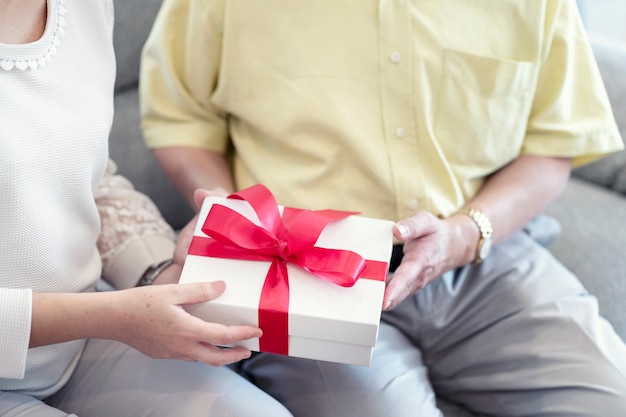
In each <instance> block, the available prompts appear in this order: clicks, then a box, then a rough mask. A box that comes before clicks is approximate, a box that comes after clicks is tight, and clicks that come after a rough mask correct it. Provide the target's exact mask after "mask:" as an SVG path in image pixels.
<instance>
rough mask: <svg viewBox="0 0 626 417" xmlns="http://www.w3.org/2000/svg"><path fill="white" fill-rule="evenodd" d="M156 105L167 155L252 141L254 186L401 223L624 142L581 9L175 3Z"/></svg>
mask: <svg viewBox="0 0 626 417" xmlns="http://www.w3.org/2000/svg"><path fill="white" fill-rule="evenodd" d="M141 103H142V114H143V121H142V126H143V129H144V133H145V137H146V141H147V144H148V146H149V147H152V148H157V147H168V146H191V147H200V148H205V149H210V150H213V151H217V152H222V153H226V152H228V150H229V147H230V146H232V145H234V148H235V149H236V156H235V158H234V172H235V179H236V184H237V187H239V188H242V187H246V186H249V185H251V184H253V183H263V184H265V185H267V186H268V187H269V188H270V189H271V190H272V191H273V192H274V194H275V195H276V197H277V200H278V201H279V203H281V204H285V205H290V206H296V207H306V208H337V209H349V210H355V211H360V212H361V213H362V214H364V215H367V216H372V217H378V218H386V219H391V220H399V219H402V218H406V217H409V216H411V215H412V214H413V213H414V212H415V211H417V210H421V209H424V210H429V211H431V212H433V213H435V214H440V215H444V216H446V215H449V214H451V213H453V212H454V211H456V210H457V209H458V208H460V207H461V206H462V205H463V204H464V202H465V201H466V200H467V199H469V198H471V197H472V196H473V195H474V194H475V193H476V192H477V191H478V189H479V188H480V186H481V184H482V183H483V181H484V179H485V177H486V176H488V175H489V174H491V173H493V172H494V171H497V170H498V169H500V168H501V167H502V166H504V165H505V164H507V163H509V162H510V161H512V160H513V159H515V158H516V157H517V156H518V155H520V154H536V155H546V156H563V157H573V158H574V163H575V165H579V164H581V163H584V162H588V161H590V160H593V159H595V158H598V157H600V156H603V155H605V154H606V153H608V152H612V151H615V150H618V149H621V148H622V147H623V142H622V140H621V138H620V136H619V133H618V130H617V127H616V124H615V121H614V118H613V115H612V113H611V110H610V105H609V102H608V99H607V97H606V92H605V90H604V87H603V84H602V81H601V78H600V75H599V72H598V70H597V67H596V64H595V62H594V60H593V56H592V52H591V50H590V48H589V45H588V43H587V40H586V35H585V33H584V29H583V27H582V25H581V22H580V18H579V16H578V12H577V10H576V3H575V1H573V0H497V1H494V0H473V1H471V2H470V1H466V0H437V1H424V0H422V1H418V0H412V1H409V0H393V1H392V0H381V1H379V2H366V1H363V0H316V1H308V2H305V1H285V0H262V1H261V0H237V1H217V0H214V1H207V0H166V1H165V3H164V5H163V7H162V10H161V12H160V14H159V16H158V18H157V20H156V23H155V26H154V29H153V32H152V34H151V35H150V38H149V40H148V42H147V45H146V47H145V50H144V57H143V61H142V71H141ZM231 141H232V145H231Z"/></svg>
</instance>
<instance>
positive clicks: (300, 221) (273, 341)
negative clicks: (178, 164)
mask: <svg viewBox="0 0 626 417" xmlns="http://www.w3.org/2000/svg"><path fill="white" fill-rule="evenodd" d="M228 198H231V199H238V200H244V201H247V202H248V203H249V204H250V205H251V206H252V208H253V209H254V211H255V212H256V214H257V216H258V217H259V220H260V222H261V226H257V225H255V224H254V223H253V222H252V221H250V220H248V219H247V218H246V217H245V216H243V215H241V214H239V213H238V212H236V211H234V210H232V209H230V208H228V207H225V206H222V205H219V204H214V205H213V206H212V207H211V210H210V211H209V214H208V216H207V218H206V220H205V222H204V224H203V226H202V231H203V232H204V233H205V234H207V235H208V236H210V237H211V238H206V237H202V236H194V237H193V239H192V242H191V246H190V248H189V254H190V255H198V256H210V257H218V258H231V259H240V260H251V261H269V262H271V264H270V268H269V270H268V272H267V275H266V277H265V282H264V284H263V289H262V291H261V299H260V302H259V327H261V328H262V329H263V336H262V337H261V338H260V340H259V348H260V350H261V351H262V352H272V353H280V354H284V355H286V354H288V351H289V342H288V338H289V335H288V317H289V315H288V311H289V279H288V273H287V263H291V264H295V265H298V266H300V267H302V268H303V269H305V270H306V271H308V272H310V273H311V274H313V275H315V276H317V277H319V278H322V279H324V280H327V281H330V282H332V283H334V284H337V285H340V286H343V287H351V286H353V285H354V284H355V283H356V281H357V280H358V279H359V277H363V278H365V277H368V278H375V279H382V280H384V276H385V273H386V263H381V262H372V261H366V260H365V259H364V258H363V257H362V256H360V255H359V254H357V253H355V252H352V251H349V250H338V249H327V248H320V247H316V246H314V245H315V242H316V241H317V239H318V237H319V235H320V233H321V232H322V230H324V228H325V227H326V226H327V225H328V224H329V223H332V222H334V221H338V220H341V219H344V218H346V217H348V216H350V215H353V214H357V213H354V212H346V211H337V210H319V211H312V210H301V209H294V208H290V207H285V208H284V209H283V214H282V217H281V215H280V212H279V210H278V205H277V204H276V200H275V199H274V196H273V195H272V193H271V192H270V191H269V190H268V189H267V188H266V187H264V186H263V185H260V184H257V185H254V186H252V187H250V188H247V189H245V190H242V191H240V192H238V193H234V194H231V195H230V196H228ZM381 264H382V265H381ZM366 269H367V270H368V271H367V272H366ZM381 269H382V271H381ZM381 272H382V273H381Z"/></svg>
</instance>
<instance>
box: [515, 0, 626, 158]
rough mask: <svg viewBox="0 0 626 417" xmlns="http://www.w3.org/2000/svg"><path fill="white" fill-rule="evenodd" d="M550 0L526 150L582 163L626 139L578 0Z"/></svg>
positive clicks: (615, 148) (616, 147)
mask: <svg viewBox="0 0 626 417" xmlns="http://www.w3.org/2000/svg"><path fill="white" fill-rule="evenodd" d="M549 4H550V6H549V11H548V14H547V19H546V22H547V23H546V26H545V30H544V37H545V39H546V42H544V45H545V48H544V51H543V57H541V58H542V65H541V69H540V73H539V76H538V83H537V88H536V92H535V99H534V102H533V108H532V111H531V115H530V119H529V123H528V127H527V136H526V139H525V142H524V145H523V148H522V153H526V154H537V155H544V156H560V157H571V158H573V165H574V166H580V165H583V164H585V163H589V162H591V161H593V160H596V159H598V158H601V157H603V156H605V155H607V154H609V153H611V152H615V151H618V150H620V149H622V148H623V147H624V144H623V141H622V139H621V137H620V133H619V130H618V127H617V123H616V122H615V118H614V116H613V112H612V110H611V105H610V102H609V99H608V96H607V93H606V89H605V87H604V84H603V81H602V78H601V75H600V71H599V69H598V66H597V64H596V61H595V58H594V56H593V51H592V50H591V47H590V45H589V41H588V39H587V35H586V32H585V29H584V27H583V24H582V22H581V19H580V15H579V13H578V10H577V7H576V2H573V1H560V2H552V3H549Z"/></svg>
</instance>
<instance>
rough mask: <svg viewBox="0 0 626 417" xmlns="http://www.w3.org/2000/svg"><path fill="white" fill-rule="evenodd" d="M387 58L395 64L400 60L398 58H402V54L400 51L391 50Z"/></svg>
mask: <svg viewBox="0 0 626 417" xmlns="http://www.w3.org/2000/svg"><path fill="white" fill-rule="evenodd" d="M389 59H390V60H391V62H393V63H394V64H397V63H398V62H400V59H402V55H400V52H397V51H396V52H392V53H391V55H389Z"/></svg>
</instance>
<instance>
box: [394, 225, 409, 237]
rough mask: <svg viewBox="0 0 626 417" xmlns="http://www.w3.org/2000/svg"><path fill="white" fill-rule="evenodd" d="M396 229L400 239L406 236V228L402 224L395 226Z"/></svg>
mask: <svg viewBox="0 0 626 417" xmlns="http://www.w3.org/2000/svg"><path fill="white" fill-rule="evenodd" d="M396 228H397V229H398V232H400V236H402V237H404V236H406V234H407V233H408V229H407V227H406V226H405V225H403V224H396Z"/></svg>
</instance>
